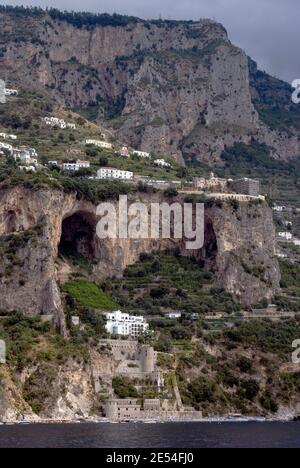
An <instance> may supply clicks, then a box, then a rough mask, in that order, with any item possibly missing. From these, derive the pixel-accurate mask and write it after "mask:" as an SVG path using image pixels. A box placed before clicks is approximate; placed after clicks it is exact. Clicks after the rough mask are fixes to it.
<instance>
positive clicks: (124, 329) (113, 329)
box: [105, 310, 149, 338]
mask: <svg viewBox="0 0 300 468" xmlns="http://www.w3.org/2000/svg"><path fill="white" fill-rule="evenodd" d="M105 316H106V320H107V321H106V324H105V328H106V331H107V332H108V333H110V334H111V335H120V336H131V337H133V338H137V337H139V336H140V335H143V334H144V333H145V332H146V331H147V330H148V328H149V325H148V323H146V322H145V319H144V317H142V316H135V315H129V314H124V313H123V312H121V311H120V310H117V311H115V312H108V313H106V314H105Z"/></svg>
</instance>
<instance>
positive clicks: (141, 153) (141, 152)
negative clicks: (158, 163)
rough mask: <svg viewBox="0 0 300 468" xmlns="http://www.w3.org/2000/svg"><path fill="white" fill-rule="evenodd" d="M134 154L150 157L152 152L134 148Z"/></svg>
mask: <svg viewBox="0 0 300 468" xmlns="http://www.w3.org/2000/svg"><path fill="white" fill-rule="evenodd" d="M132 154H134V155H135V156H139V157H140V158H150V153H147V152H146V151H138V150H133V153H132Z"/></svg>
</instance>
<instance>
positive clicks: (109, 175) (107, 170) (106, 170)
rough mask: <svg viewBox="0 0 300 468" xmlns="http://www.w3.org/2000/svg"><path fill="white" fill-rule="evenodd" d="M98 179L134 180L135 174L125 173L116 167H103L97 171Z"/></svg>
mask: <svg viewBox="0 0 300 468" xmlns="http://www.w3.org/2000/svg"><path fill="white" fill-rule="evenodd" d="M97 179H101V180H105V179H115V180H131V179H133V172H131V171H123V170H121V169H116V168H114V167H101V169H99V170H98V171H97Z"/></svg>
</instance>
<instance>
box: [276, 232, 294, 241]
mask: <svg viewBox="0 0 300 468" xmlns="http://www.w3.org/2000/svg"><path fill="white" fill-rule="evenodd" d="M278 237H279V238H280V239H284V240H285V241H291V240H292V239H293V234H292V233H291V232H288V231H286V232H278Z"/></svg>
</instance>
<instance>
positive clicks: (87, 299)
mask: <svg viewBox="0 0 300 468" xmlns="http://www.w3.org/2000/svg"><path fill="white" fill-rule="evenodd" d="M63 290H64V292H66V293H68V294H69V295H70V296H71V297H72V298H73V299H74V300H75V302H77V303H79V304H80V305H81V306H83V307H90V308H92V309H103V310H116V309H117V307H118V306H117V305H116V304H115V303H114V302H113V301H112V300H111V299H110V298H109V297H108V296H107V295H106V294H105V293H104V292H103V291H102V290H101V289H100V288H99V287H98V286H97V285H96V284H95V283H91V282H89V281H87V280H85V279H78V280H74V281H69V282H67V283H65V284H64V287H63Z"/></svg>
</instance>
